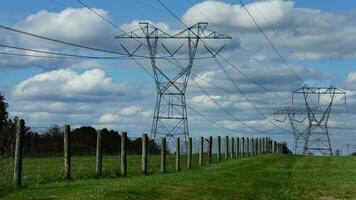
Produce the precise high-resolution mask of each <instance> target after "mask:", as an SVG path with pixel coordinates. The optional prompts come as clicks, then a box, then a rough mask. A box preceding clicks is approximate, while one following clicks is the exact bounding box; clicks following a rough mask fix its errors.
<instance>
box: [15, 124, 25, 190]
mask: <svg viewBox="0 0 356 200" xmlns="http://www.w3.org/2000/svg"><path fill="white" fill-rule="evenodd" d="M24 134H25V121H24V120H22V119H20V120H18V121H17V122H16V141H15V142H16V144H15V159H14V186H15V187H21V185H22V157H23V137H24Z"/></svg>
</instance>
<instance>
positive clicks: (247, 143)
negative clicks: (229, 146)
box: [246, 137, 251, 156]
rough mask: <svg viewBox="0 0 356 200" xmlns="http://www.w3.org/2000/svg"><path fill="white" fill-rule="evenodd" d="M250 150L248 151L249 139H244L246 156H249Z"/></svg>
mask: <svg viewBox="0 0 356 200" xmlns="http://www.w3.org/2000/svg"><path fill="white" fill-rule="evenodd" d="M250 153H251V150H250V138H249V137H247V138H246V155H247V156H250Z"/></svg>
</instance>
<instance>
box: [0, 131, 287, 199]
mask: <svg viewBox="0 0 356 200" xmlns="http://www.w3.org/2000/svg"><path fill="white" fill-rule="evenodd" d="M69 133H70V134H69V136H67V135H66V134H65V130H64V129H63V128H62V127H58V126H52V127H30V128H24V130H22V129H21V128H17V132H16V137H15V136H14V137H15V139H13V142H11V144H9V145H8V147H9V148H11V149H12V150H11V152H10V153H9V155H8V156H2V158H0V177H1V179H0V188H1V189H0V195H1V194H2V193H6V190H7V189H9V188H11V187H12V185H14V184H15V185H16V174H17V173H20V174H17V175H18V176H19V177H20V180H21V182H20V185H21V184H22V183H23V184H25V185H26V184H31V185H39V184H43V183H48V182H56V181H64V180H65V179H66V176H65V174H66V173H67V170H68V164H69V170H70V172H69V177H70V178H71V179H87V178H99V177H120V176H137V175H142V174H157V173H162V172H164V173H167V172H175V171H181V170H188V169H191V168H193V169H194V168H198V167H199V166H202V165H207V164H209V163H217V162H220V161H223V160H227V159H236V158H238V157H242V156H248V155H254V154H253V152H254V150H256V151H257V150H258V151H259V152H260V154H262V153H282V149H281V147H282V146H281V144H280V143H277V142H275V141H272V140H271V139H269V138H264V139H263V140H262V139H261V138H259V139H255V140H254V141H259V143H257V142H256V143H255V142H252V141H253V140H250V139H247V138H236V137H207V138H203V137H200V138H191V150H190V148H189V146H190V144H189V140H188V141H181V142H180V143H179V145H177V143H175V142H174V140H169V142H167V144H166V146H167V148H165V149H162V148H164V147H163V146H161V141H152V140H149V139H148V141H146V140H144V138H143V137H144V136H129V135H128V136H127V138H126V139H125V140H124V139H123V138H125V137H126V136H125V135H123V134H119V133H118V132H116V131H113V130H106V129H105V130H100V131H97V130H95V129H93V128H91V127H84V128H79V129H74V130H72V131H70V132H69ZM99 135H100V140H99ZM18 137H22V138H21V139H22V146H20V147H19V143H18V142H17V141H18V139H19V138H18ZM67 137H68V138H67ZM145 137H147V135H146V136H145ZM267 141H268V142H267ZM99 143H100V145H99ZM262 143H264V146H265V147H264V149H262V148H260V149H258V148H256V145H257V144H259V145H260V146H262ZM277 144H278V145H280V146H276V145H277ZM123 145H124V146H123ZM177 147H178V148H179V153H178V151H176V148H177ZM144 148H147V151H144ZM277 148H279V149H277ZM99 149H100V151H99ZM277 150H278V151H277ZM17 151H18V152H21V154H18V153H16V152H17ZM66 152H67V154H66ZM244 152H245V154H244ZM22 154H23V159H22V156H21V164H19V162H18V155H22ZM163 154H164V155H165V160H164V161H162V159H163V158H162V155H163ZM99 155H101V156H102V157H100V158H99ZM255 155H256V154H255ZM68 156H69V159H68ZM63 159H64V160H65V162H64V163H66V160H67V161H68V160H69V162H68V163H67V166H66V164H65V165H64V163H63ZM144 159H146V161H145V160H144ZM144 162H145V163H146V164H145V165H144ZM19 165H20V166H19ZM19 167H20V168H21V171H20V172H19V171H18V168H19ZM98 167H100V170H99V169H98ZM162 167H164V168H165V169H164V170H163V169H162ZM98 170H99V171H98ZM123 171H126V173H123ZM99 172H100V173H99Z"/></svg>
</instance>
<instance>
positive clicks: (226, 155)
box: [224, 136, 229, 159]
mask: <svg viewBox="0 0 356 200" xmlns="http://www.w3.org/2000/svg"><path fill="white" fill-rule="evenodd" d="M224 146H225V159H229V136H225V144H224Z"/></svg>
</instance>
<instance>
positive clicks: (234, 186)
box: [0, 155, 356, 200]
mask: <svg viewBox="0 0 356 200" xmlns="http://www.w3.org/2000/svg"><path fill="white" fill-rule="evenodd" d="M105 160H106V161H105V163H104V172H105V175H104V177H103V178H95V175H94V171H95V161H94V158H93V157H77V158H73V173H74V174H73V175H74V179H73V180H69V181H65V180H62V178H61V175H62V171H61V167H62V163H63V160H62V158H37V159H27V160H25V163H24V166H25V171H24V173H25V175H24V187H23V188H21V189H16V190H13V189H10V188H9V187H8V186H7V185H8V183H9V181H8V179H9V178H6V177H7V176H6V175H5V174H7V173H3V174H1V175H2V176H1V179H2V184H3V188H7V189H3V193H6V194H5V195H4V194H3V195H4V196H3V197H2V198H4V199H325V200H326V199H356V158H355V157H303V156H283V155H279V156H276V155H264V156H257V157H250V158H240V159H236V160H228V161H224V162H222V163H219V164H217V163H214V164H211V165H205V166H204V167H201V168H196V167H195V168H194V169H192V170H189V171H188V170H183V171H182V172H179V173H173V171H174V168H173V166H174V161H173V158H170V159H169V163H170V165H169V171H170V172H169V173H167V174H160V173H159V158H158V157H152V158H151V164H152V165H153V167H151V169H150V172H151V174H150V175H148V176H139V173H140V172H139V167H140V157H138V156H132V157H130V158H129V165H130V168H129V175H130V176H129V177H127V178H124V177H118V175H117V172H118V169H119V168H118V166H119V159H118V157H105ZM194 160H195V159H194ZM195 163H196V162H194V164H195ZM184 164H185V163H184ZM9 167H10V166H8V165H7V164H3V165H2V168H3V170H4V168H9ZM75 172H77V173H75ZM3 175H5V176H3ZM3 178H4V179H3ZM10 180H11V177H10ZM0 198H1V197H0Z"/></svg>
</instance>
